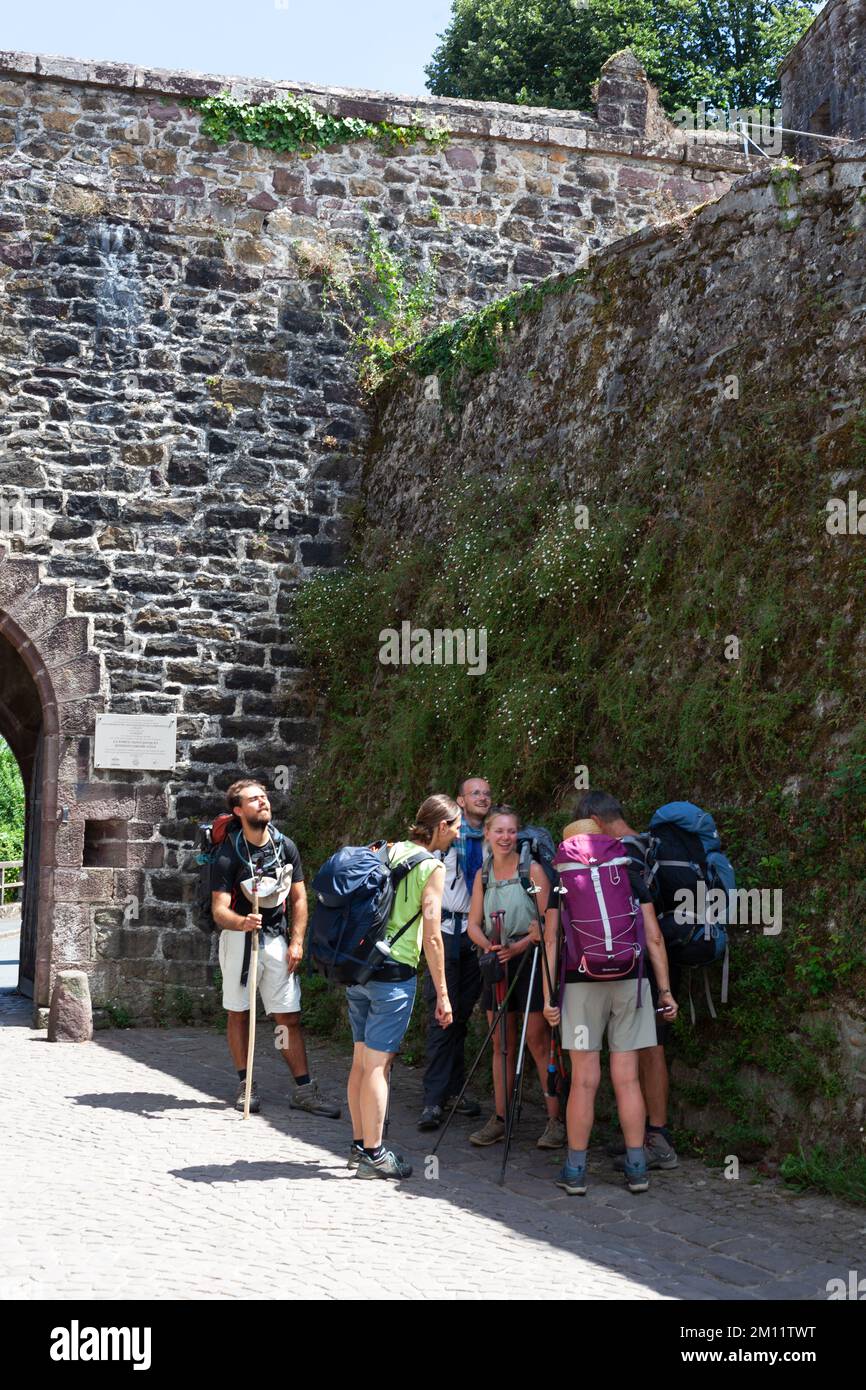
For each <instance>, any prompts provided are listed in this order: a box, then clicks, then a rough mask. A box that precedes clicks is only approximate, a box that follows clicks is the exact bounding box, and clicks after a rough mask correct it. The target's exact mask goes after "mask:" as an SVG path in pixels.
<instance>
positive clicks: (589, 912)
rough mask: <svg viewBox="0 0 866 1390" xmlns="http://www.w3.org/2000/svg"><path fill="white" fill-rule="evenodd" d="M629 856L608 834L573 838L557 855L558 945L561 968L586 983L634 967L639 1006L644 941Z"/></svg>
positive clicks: (619, 976)
mask: <svg viewBox="0 0 866 1390" xmlns="http://www.w3.org/2000/svg"><path fill="white" fill-rule="evenodd" d="M628 864H629V860H628V856H627V854H626V852H625V847H624V846H623V844H622V842H621V841H620V840H616V839H613V838H612V837H611V836H610V835H572V836H571V837H570V838H569V839H568V840H563V842H562V844H561V845H560V846H559V849H558V850H557V851H556V857H555V860H554V866H553V867H554V869H555V870H556V872H557V873H558V875H559V882H560V893H559V901H560V905H561V912H562V926H563V942H564V950H563V954H562V965H561V969H562V972H563V976H564V974H565V972H566V971H573V970H576V971H577V972H578V973H579V974H581V975H583V976H585V977H586V978H587V979H588V980H590V979H591V980H620V979H622V978H623V977H624V976H626V975H629V974H630V973H631V972H632V970H633V969H634V967H635V965H636V966H637V968H638V974H637V1002H638V1007H640V1005H641V981H642V979H643V969H644V959H645V956H646V941H645V939H644V927H643V913H642V912H641V907H640V903H639V902H638V901H637V899H636V898H635V896H634V893H633V892H632V887H631V881H630V879H629V876H628Z"/></svg>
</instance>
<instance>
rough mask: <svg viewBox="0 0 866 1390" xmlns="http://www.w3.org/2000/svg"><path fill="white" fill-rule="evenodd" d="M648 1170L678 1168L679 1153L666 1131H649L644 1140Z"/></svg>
mask: <svg viewBox="0 0 866 1390" xmlns="http://www.w3.org/2000/svg"><path fill="white" fill-rule="evenodd" d="M644 1150H645V1152H646V1162H647V1167H648V1168H662V1169H665V1170H667V1169H670V1168H678V1167H679V1163H680V1161H679V1159H678V1158H677V1151H676V1149H675V1148H674V1146H673V1144H672V1143H671V1137H670V1135H669V1134H668V1132H667V1130H666V1129H648V1130H647V1133H646V1139H645V1140H644Z"/></svg>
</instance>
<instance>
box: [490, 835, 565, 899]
mask: <svg viewBox="0 0 866 1390" xmlns="http://www.w3.org/2000/svg"><path fill="white" fill-rule="evenodd" d="M555 858H556V846H555V845H554V843H553V837H552V835H551V833H550V831H549V830H546V829H545V828H544V826H543V825H525V826H524V827H523V829H522V830H518V832H517V876H518V878H519V879H520V882H521V883H522V884H523V886H524V888H525V889H526V890H527V891H529V890H530V888H531V887H532V878H531V875H530V869H531V867H532V863H533V861H534V862H535V863H536V864H540V865H541V867H542V869H543V870H544V872H545V873H546V874H547V877H548V879H549V881H550V886H551V888H555V887H556V885H557V884H558V883H559V876H558V875H557V872H556V869H555V868H554V863H553V861H554V859H555ZM491 863H492V855H491V854H490V852H489V850H488V851H487V852H486V853H485V855H484V862H483V863H482V865H481V884H482V887H483V888H486V887H487V884H488V882H489V881H490V866H491Z"/></svg>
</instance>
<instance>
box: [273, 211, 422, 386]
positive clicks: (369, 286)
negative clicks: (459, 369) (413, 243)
mask: <svg viewBox="0 0 866 1390" xmlns="http://www.w3.org/2000/svg"><path fill="white" fill-rule="evenodd" d="M295 257H296V259H297V261H298V264H299V266H300V267H301V270H302V273H303V274H305V275H309V276H318V277H320V278H321V281H322V302H323V307H324V308H325V309H326V310H328V311H330V312H331V313H332V314H333V315H334V317H335V319H336V320H337V322H338V323H339V324H340V325H341V327H342V328H343V329H344V330H345V332H346V334H347V335H348V337H349V339H350V340H351V343H352V348H353V351H354V354H355V356H356V358H357V361H358V383H359V385H360V387H361V389H362V390H363V391H368V392H369V391H374V390H375V389H376V388H377V387H378V386H380V385H381V383H382V381H383V379H384V375H385V373H386V371H387V370H388V368H389V365H390V363H391V361H392V360H393V358H394V357H395V356H397V355H399V354H400V353H402V352H405V351H407V350H408V349H410V348H411V346H412V345H413V344H414V343H415V342H417V341H418V339H419V338H420V337H421V336H422V335H423V333H424V332H425V331H426V328H427V326H428V324H429V322H430V316H431V315H432V312H433V306H434V302H435V297H436V278H437V267H438V263H439V257H438V255H436V254H435V253H434V254H433V255H432V256H431V257H430V262H429V264H428V265H427V266H424V267H421V268H417V267H415V266H413V265H412V264H411V263H410V261H409V259H408V258H407V257H405V256H400V255H398V254H397V253H396V252H395V251H392V250H391V248H390V247H389V246H387V245H386V244H385V240H384V238H383V236H382V234H381V232H380V231H379V230H378V229H377V227H376V226H375V225H374V223H373V220H372V218H371V217H369V216H368V218H367V241H366V245H365V248H364V260H363V264H362V265H361V267H360V268H359V269H357V270H356V269H353V267H352V265H351V263H350V261H349V260H348V258H347V257H345V255H343V254H341V253H340V252H339V251H338V250H337V249H336V248H334V247H333V246H332V245H329V244H327V243H312V242H304V241H301V242H298V243H296V245H295Z"/></svg>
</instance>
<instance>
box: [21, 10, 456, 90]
mask: <svg viewBox="0 0 866 1390" xmlns="http://www.w3.org/2000/svg"><path fill="white" fill-rule="evenodd" d="M450 14H451V4H450V0H363V3H362V0H72V3H70V0H38V3H36V4H33V5H16V6H15V7H14V8H13V7H12V6H11V5H6V6H4V15H3V23H2V26H0V47H2V48H4V49H18V50H23V51H25V52H29V53H59V54H63V55H64V56H68V57H75V58H114V59H120V60H123V61H124V62H132V63H143V64H146V65H148V66H150V67H163V68H192V69H194V70H197V71H199V72H214V73H231V74H237V75H238V76H248V77H275V78H282V79H285V80H291V81H301V82H321V83H324V84H325V85H327V86H331V87H368V88H370V89H372V90H374V91H388V92H401V93H406V94H408V95H411V96H421V95H423V94H424V91H425V87H424V64H425V63H426V62H428V61H429V59H430V57H431V55H432V53H433V50H434V48H435V47H436V46H437V39H436V35H437V34H439V33H441V32H442V31H443V30H444V29H445V27H446V26H447V24H448V19H449V16H450Z"/></svg>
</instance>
